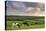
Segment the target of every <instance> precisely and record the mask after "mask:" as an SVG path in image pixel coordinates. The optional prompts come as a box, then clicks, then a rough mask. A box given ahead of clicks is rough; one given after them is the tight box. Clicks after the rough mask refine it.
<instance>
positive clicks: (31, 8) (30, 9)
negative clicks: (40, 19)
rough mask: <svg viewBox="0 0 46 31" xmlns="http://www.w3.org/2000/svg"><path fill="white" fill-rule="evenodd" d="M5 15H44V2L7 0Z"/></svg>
mask: <svg viewBox="0 0 46 31" xmlns="http://www.w3.org/2000/svg"><path fill="white" fill-rule="evenodd" d="M6 7H7V10H6V12H7V13H6V14H7V15H19V16H44V11H45V10H44V3H37V2H22V1H7V3H6Z"/></svg>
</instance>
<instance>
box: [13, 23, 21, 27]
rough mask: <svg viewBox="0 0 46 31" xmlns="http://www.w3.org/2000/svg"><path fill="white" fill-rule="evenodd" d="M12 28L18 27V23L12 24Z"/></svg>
mask: <svg viewBox="0 0 46 31" xmlns="http://www.w3.org/2000/svg"><path fill="white" fill-rule="evenodd" d="M12 26H13V27H20V24H19V23H12Z"/></svg>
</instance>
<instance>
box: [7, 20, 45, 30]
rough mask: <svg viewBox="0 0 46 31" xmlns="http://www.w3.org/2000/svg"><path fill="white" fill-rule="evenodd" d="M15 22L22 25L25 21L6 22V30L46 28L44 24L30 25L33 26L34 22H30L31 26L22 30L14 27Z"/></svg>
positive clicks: (21, 27)
mask: <svg viewBox="0 0 46 31" xmlns="http://www.w3.org/2000/svg"><path fill="white" fill-rule="evenodd" d="M14 22H18V23H20V24H22V23H23V22H25V21H6V24H7V25H6V30H20V29H39V28H44V27H45V25H44V24H34V25H30V24H32V21H28V22H29V25H30V26H20V28H17V27H13V26H12V23H14Z"/></svg>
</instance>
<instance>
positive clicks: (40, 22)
mask: <svg viewBox="0 0 46 31" xmlns="http://www.w3.org/2000/svg"><path fill="white" fill-rule="evenodd" d="M6 18H7V19H6V30H21V29H39V28H44V27H45V21H44V19H45V18H44V16H7V17H6ZM15 22H17V23H20V24H22V23H23V22H27V23H28V24H29V26H23V25H21V26H20V27H13V26H12V23H15Z"/></svg>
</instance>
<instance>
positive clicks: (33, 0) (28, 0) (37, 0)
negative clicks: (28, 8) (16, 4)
mask: <svg viewBox="0 0 46 31" xmlns="http://www.w3.org/2000/svg"><path fill="white" fill-rule="evenodd" d="M6 1H27V2H40V3H44V2H45V0H6Z"/></svg>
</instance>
